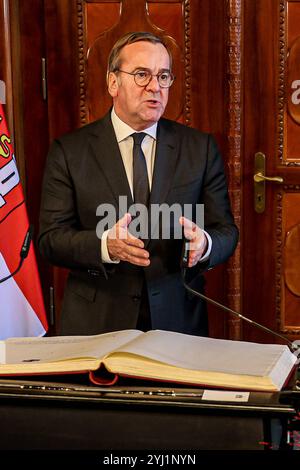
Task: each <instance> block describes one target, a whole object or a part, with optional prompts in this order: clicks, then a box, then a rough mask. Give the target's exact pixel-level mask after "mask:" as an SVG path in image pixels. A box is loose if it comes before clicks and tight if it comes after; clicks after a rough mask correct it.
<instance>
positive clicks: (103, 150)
mask: <svg viewBox="0 0 300 470" xmlns="http://www.w3.org/2000/svg"><path fill="white" fill-rule="evenodd" d="M90 145H91V147H92V151H93V153H94V155H95V156H96V159H97V162H98V164H99V166H100V167H101V169H102V171H103V173H104V175H105V177H106V180H107V185H108V186H109V188H110V189H111V192H112V193H113V195H114V197H115V199H116V201H117V204H118V205H119V196H127V203H128V206H130V205H131V204H133V200H132V195H131V190H130V186H129V183H128V180H127V175H126V171H125V168H124V164H123V160H122V156H121V153H120V149H119V145H118V142H117V139H116V135H115V132H114V129H113V126H112V123H111V118H110V112H109V113H108V114H107V115H106V116H105V117H104V118H103V119H101V120H100V121H98V123H97V126H96V127H95V128H94V129H93V131H92V132H91V134H90Z"/></svg>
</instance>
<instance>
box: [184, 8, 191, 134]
mask: <svg viewBox="0 0 300 470" xmlns="http://www.w3.org/2000/svg"><path fill="white" fill-rule="evenodd" d="M190 10H191V6H190V0H184V65H185V67H184V78H185V106H184V121H185V124H186V125H187V126H190V125H191V123H192V108H191V104H192V100H191V37H190V32H191V21H190Z"/></svg>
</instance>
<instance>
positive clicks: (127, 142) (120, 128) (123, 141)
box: [101, 108, 212, 263]
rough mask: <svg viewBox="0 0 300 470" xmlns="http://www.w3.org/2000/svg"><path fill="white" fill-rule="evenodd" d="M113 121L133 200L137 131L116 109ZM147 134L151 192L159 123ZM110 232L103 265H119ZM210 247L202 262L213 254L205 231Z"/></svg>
mask: <svg viewBox="0 0 300 470" xmlns="http://www.w3.org/2000/svg"><path fill="white" fill-rule="evenodd" d="M111 121H112V125H113V128H114V131H115V134H116V138H117V142H118V145H119V149H120V153H121V157H122V160H123V164H124V168H125V171H126V175H127V179H128V183H129V186H130V190H131V194H132V198H133V138H132V137H131V135H132V134H133V133H135V132H136V130H135V129H132V128H131V127H130V126H128V124H126V123H125V122H123V121H121V119H120V118H119V117H118V116H117V114H116V112H115V110H114V108H113V109H112V112H111ZM142 132H144V133H145V134H147V135H146V136H145V138H144V140H143V142H142V150H143V152H144V155H145V160H146V165H147V172H148V179H149V188H150V191H151V187H152V177H153V169H154V162H155V151H156V132H157V122H156V123H155V124H153V126H151V127H148V128H147V129H143V131H142ZM108 232H109V230H106V231H105V232H103V235H102V237H101V255H102V262H103V263H119V261H113V260H112V259H111V258H110V256H109V253H108V249H107V235H108ZM204 233H205V235H206V238H207V241H208V246H207V250H206V253H205V254H204V255H203V256H202V258H201V259H200V261H205V260H206V259H207V258H208V257H209V255H210V252H211V247H212V240H211V237H210V235H209V234H208V233H206V232H205V231H204Z"/></svg>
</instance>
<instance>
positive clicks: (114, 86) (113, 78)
mask: <svg viewBox="0 0 300 470" xmlns="http://www.w3.org/2000/svg"><path fill="white" fill-rule="evenodd" d="M107 89H108V93H109V94H110V96H111V97H112V98H115V97H116V96H118V89H119V84H118V77H117V75H116V74H115V73H114V72H109V74H108V76H107Z"/></svg>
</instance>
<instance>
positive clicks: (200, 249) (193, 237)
mask: <svg viewBox="0 0 300 470" xmlns="http://www.w3.org/2000/svg"><path fill="white" fill-rule="evenodd" d="M179 223H180V225H181V226H182V227H183V232H184V236H185V238H186V239H187V240H189V268H191V267H192V266H195V265H196V264H197V263H198V261H199V260H200V259H201V258H202V256H203V254H204V253H205V251H206V250H207V238H206V236H205V233H204V232H203V230H201V228H200V227H198V225H196V224H195V223H194V222H192V221H191V220H189V219H187V218H186V217H180V218H179Z"/></svg>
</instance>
